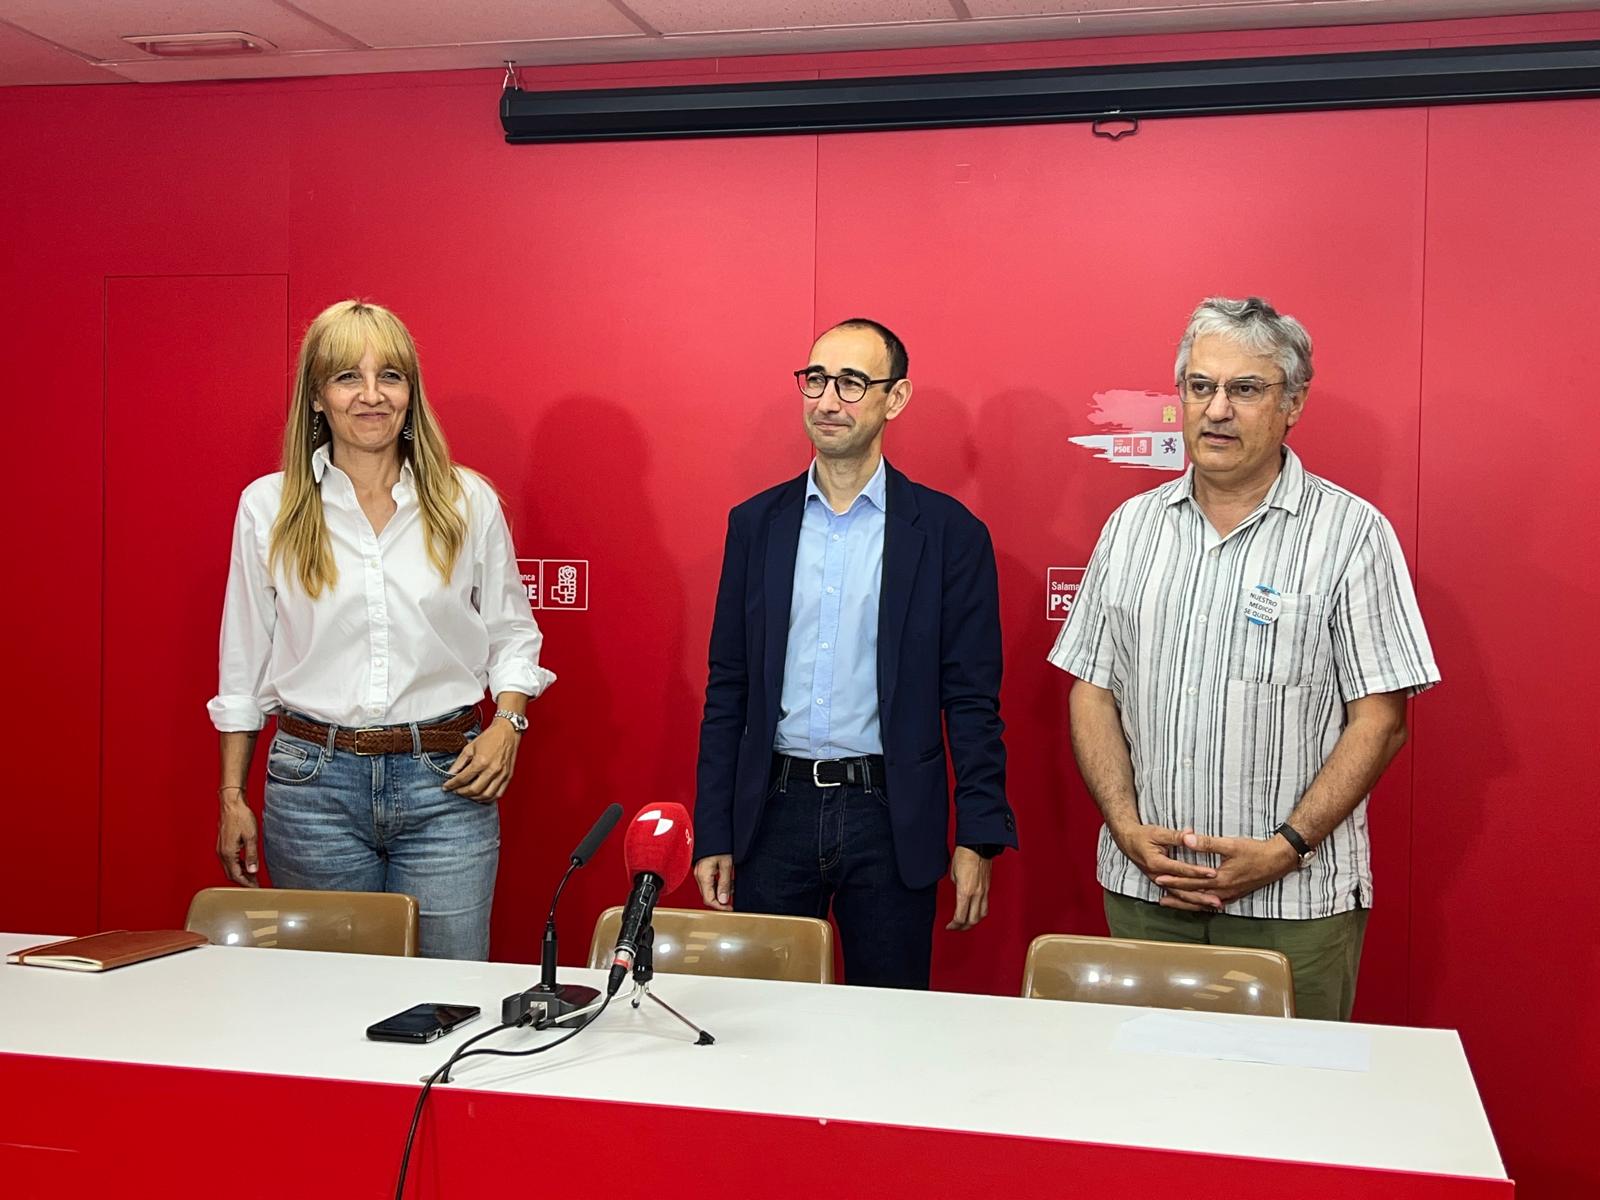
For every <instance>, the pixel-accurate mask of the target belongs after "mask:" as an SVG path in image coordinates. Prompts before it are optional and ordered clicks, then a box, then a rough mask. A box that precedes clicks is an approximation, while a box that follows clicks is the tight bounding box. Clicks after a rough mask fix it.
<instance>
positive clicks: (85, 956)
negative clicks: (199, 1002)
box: [6, 929, 208, 971]
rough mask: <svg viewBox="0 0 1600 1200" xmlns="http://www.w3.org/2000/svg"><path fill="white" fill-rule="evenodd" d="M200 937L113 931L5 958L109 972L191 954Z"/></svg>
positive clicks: (179, 931) (200, 943) (182, 931)
mask: <svg viewBox="0 0 1600 1200" xmlns="http://www.w3.org/2000/svg"><path fill="white" fill-rule="evenodd" d="M207 941H208V939H207V937H206V935H205V934H203V933H190V932H189V931H188V930H185V929H143V930H140V929H133V930H130V929H113V930H111V931H109V932H107V933H94V934H90V935H89V936H88V937H78V938H67V939H66V940H65V941H60V942H46V943H45V944H44V945H42V946H29V947H28V948H27V949H26V950H17V951H14V952H12V953H11V954H8V955H6V961H7V962H8V963H21V964H22V965H23V966H28V967H60V968H61V969H62V970H65V971H109V970H111V969H112V968H114V967H125V966H127V965H128V964H129V963H136V962H144V960H145V959H147V958H160V957H161V956H162V955H163V954H176V953H177V952H178V951H179V950H193V949H194V948H195V947H196V946H204V945H206V944H207Z"/></svg>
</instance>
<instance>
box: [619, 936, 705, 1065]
mask: <svg viewBox="0 0 1600 1200" xmlns="http://www.w3.org/2000/svg"><path fill="white" fill-rule="evenodd" d="M655 946H656V929H655V926H654V925H647V926H645V928H644V932H643V933H641V934H640V935H639V952H638V954H636V955H635V956H634V959H633V995H632V996H630V997H629V998H628V1003H629V1004H631V1005H633V1007H634V1008H638V1007H639V1002H640V1001H641V1000H643V999H644V998H645V997H646V996H648V997H650V999H652V1000H654V1001H655V1002H656V1003H657V1004H659V1005H660V1006H661V1007H662V1008H664V1009H666V1010H667V1011H668V1012H669V1013H671V1014H672V1015H673V1016H674V1017H676V1018H677V1019H678V1020H679V1021H681V1022H683V1024H685V1025H687V1026H688V1027H689V1028H690V1029H692V1030H693V1031H694V1032H695V1035H696V1036H695V1043H694V1044H695V1045H696V1046H713V1045H715V1044H716V1041H717V1039H716V1038H714V1037H712V1036H711V1034H709V1033H708V1032H706V1031H705V1030H704V1029H701V1028H700V1026H698V1025H696V1024H695V1023H694V1022H693V1021H691V1020H689V1018H688V1017H686V1016H684V1015H683V1014H682V1013H681V1012H679V1011H678V1010H677V1009H675V1008H673V1007H672V1005H670V1004H668V1003H667V1002H666V1001H665V1000H663V999H662V998H661V997H660V996H658V995H656V994H655V993H654V992H653V991H651V990H650V982H651V980H653V979H654V978H655V977H656V971H655Z"/></svg>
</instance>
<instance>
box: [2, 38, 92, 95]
mask: <svg viewBox="0 0 1600 1200" xmlns="http://www.w3.org/2000/svg"><path fill="white" fill-rule="evenodd" d="M116 82H118V80H117V77H116V76H115V75H113V74H111V73H110V72H109V71H103V70H101V69H100V68H99V67H96V66H92V65H90V64H89V63H86V62H84V61H83V59H81V58H79V57H78V56H77V55H76V54H70V53H68V52H67V51H65V50H63V49H61V48H60V47H58V46H52V45H51V44H50V43H49V42H43V41H40V40H39V39H38V38H36V37H34V36H32V35H31V34H27V33H23V32H22V31H21V30H20V29H13V28H12V27H11V26H10V25H7V24H5V23H4V22H0V87H10V86H11V85H13V84H18V83H116Z"/></svg>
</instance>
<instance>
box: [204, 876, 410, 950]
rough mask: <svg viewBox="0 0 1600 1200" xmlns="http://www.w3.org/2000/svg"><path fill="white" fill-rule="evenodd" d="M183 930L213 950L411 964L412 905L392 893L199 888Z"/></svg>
mask: <svg viewBox="0 0 1600 1200" xmlns="http://www.w3.org/2000/svg"><path fill="white" fill-rule="evenodd" d="M184 928H185V929H192V930H194V931H195V932H197V933H203V934H205V935H206V936H207V937H208V938H210V939H211V943H212V945H215V946H256V947H271V948H274V949H279V950H334V951H339V952H342V953H345V954H388V955H393V956H395V957H404V958H412V957H415V955H416V953H417V902H416V900H415V899H414V898H413V897H411V896H402V895H399V894H398V893H395V892H318V891H304V890H301V889H299V888H241V887H216V888H204V889H202V890H201V891H198V892H196V893H195V897H194V900H193V901H192V902H191V903H190V905H189V916H188V918H187V919H186V920H185V922H184Z"/></svg>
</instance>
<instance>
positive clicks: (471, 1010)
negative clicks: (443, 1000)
mask: <svg viewBox="0 0 1600 1200" xmlns="http://www.w3.org/2000/svg"><path fill="white" fill-rule="evenodd" d="M482 1011H483V1010H482V1009H481V1008H479V1007H478V1006H477V1005H476V1004H418V1005H414V1006H413V1007H411V1008H408V1009H406V1010H405V1012H398V1013H395V1014H394V1016H392V1017H385V1018H384V1019H383V1020H381V1021H379V1022H378V1023H377V1024H376V1025H369V1026H367V1036H368V1037H369V1038H371V1039H372V1040H373V1041H375V1042H432V1041H435V1040H437V1039H438V1038H442V1037H443V1036H444V1035H445V1034H447V1033H449V1032H450V1031H451V1030H452V1029H454V1028H456V1027H457V1026H458V1025H465V1024H466V1023H467V1022H468V1021H473V1020H476V1019H477V1018H478V1015H479V1014H480V1013H481V1012H482Z"/></svg>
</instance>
